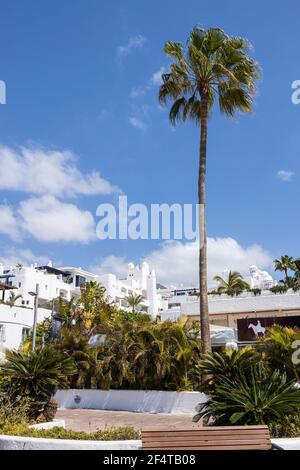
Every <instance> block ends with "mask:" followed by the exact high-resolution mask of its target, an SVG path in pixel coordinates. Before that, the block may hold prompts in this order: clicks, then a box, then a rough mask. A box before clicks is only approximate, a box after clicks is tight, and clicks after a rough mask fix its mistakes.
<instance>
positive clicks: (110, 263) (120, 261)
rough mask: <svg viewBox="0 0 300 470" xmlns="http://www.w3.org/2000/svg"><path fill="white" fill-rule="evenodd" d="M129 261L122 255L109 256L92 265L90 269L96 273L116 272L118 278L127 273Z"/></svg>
mask: <svg viewBox="0 0 300 470" xmlns="http://www.w3.org/2000/svg"><path fill="white" fill-rule="evenodd" d="M127 267H128V262H127V261H126V259H125V258H124V257H121V256H107V257H106V258H103V259H102V260H100V262H99V263H98V264H96V265H93V266H91V267H90V271H91V272H93V273H95V274H99V275H101V274H115V275H116V276H117V277H118V278H122V277H125V276H126V274H127Z"/></svg>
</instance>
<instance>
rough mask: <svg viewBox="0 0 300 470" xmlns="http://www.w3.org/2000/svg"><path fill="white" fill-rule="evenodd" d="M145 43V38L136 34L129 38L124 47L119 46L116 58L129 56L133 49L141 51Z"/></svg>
mask: <svg viewBox="0 0 300 470" xmlns="http://www.w3.org/2000/svg"><path fill="white" fill-rule="evenodd" d="M145 42H146V38H145V36H142V35H141V34H138V35H137V36H131V37H130V38H129V39H128V41H127V43H126V44H125V45H122V46H119V47H118V49H117V56H118V58H119V59H121V58H123V57H125V56H127V55H129V54H131V53H132V52H133V51H134V50H135V49H142V47H143V46H144V44H145Z"/></svg>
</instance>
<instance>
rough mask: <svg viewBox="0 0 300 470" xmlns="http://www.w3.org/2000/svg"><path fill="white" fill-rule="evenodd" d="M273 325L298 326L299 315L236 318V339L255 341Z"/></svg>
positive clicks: (299, 324) (299, 321) (299, 322)
mask: <svg viewBox="0 0 300 470" xmlns="http://www.w3.org/2000/svg"><path fill="white" fill-rule="evenodd" d="M273 325H280V326H289V327H292V328H294V327H298V328H299V329H300V315H298V316H293V317H266V318H243V319H242V320H237V328H238V341H241V342H243V341H256V340H257V339H259V338H261V337H263V336H264V335H265V334H266V332H267V330H268V328H271V326H273Z"/></svg>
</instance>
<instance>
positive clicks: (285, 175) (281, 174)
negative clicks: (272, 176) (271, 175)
mask: <svg viewBox="0 0 300 470" xmlns="http://www.w3.org/2000/svg"><path fill="white" fill-rule="evenodd" d="M294 176H296V173H295V172H294V171H288V170H280V171H278V172H277V178H279V179H280V180H281V181H284V182H285V183H288V182H290V181H292V179H293V178H294Z"/></svg>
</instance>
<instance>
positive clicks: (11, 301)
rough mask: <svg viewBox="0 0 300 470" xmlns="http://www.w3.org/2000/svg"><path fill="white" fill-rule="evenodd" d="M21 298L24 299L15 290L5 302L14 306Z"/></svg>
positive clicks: (11, 306)
mask: <svg viewBox="0 0 300 470" xmlns="http://www.w3.org/2000/svg"><path fill="white" fill-rule="evenodd" d="M20 299H22V295H17V294H15V293H14V292H11V293H10V295H9V298H8V300H7V301H6V302H5V303H6V305H9V306H10V308H13V307H14V306H15V305H16V303H17V301H18V300H20Z"/></svg>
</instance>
